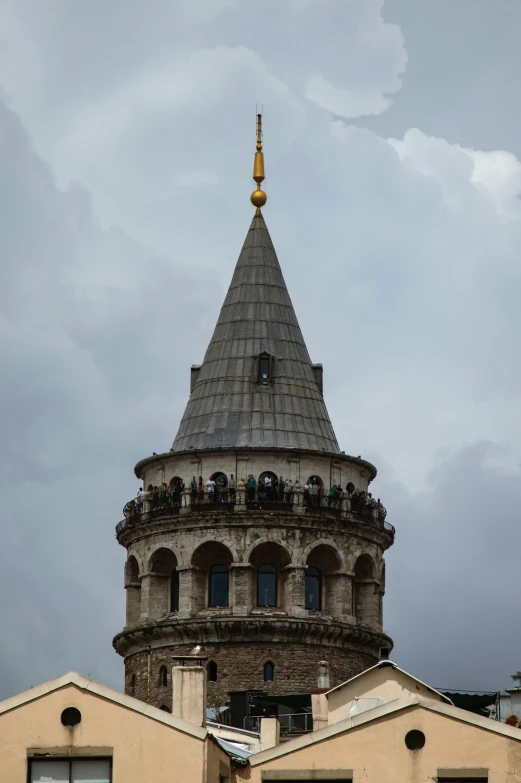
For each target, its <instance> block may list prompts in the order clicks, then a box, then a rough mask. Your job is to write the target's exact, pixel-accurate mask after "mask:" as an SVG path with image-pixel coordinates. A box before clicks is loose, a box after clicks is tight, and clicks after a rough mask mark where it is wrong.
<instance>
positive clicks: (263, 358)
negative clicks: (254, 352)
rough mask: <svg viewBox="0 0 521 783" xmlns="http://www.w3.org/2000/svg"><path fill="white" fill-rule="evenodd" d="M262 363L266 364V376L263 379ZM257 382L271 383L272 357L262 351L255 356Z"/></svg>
mask: <svg viewBox="0 0 521 783" xmlns="http://www.w3.org/2000/svg"><path fill="white" fill-rule="evenodd" d="M263 362H267V370H268V373H267V376H266V378H264V377H263V372H262V367H263ZM257 381H258V382H259V383H265V384H266V383H272V381H273V356H272V355H271V354H270V353H267V352H266V351H263V352H262V353H260V354H259V355H258V356H257Z"/></svg>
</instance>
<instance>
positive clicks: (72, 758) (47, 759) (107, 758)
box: [27, 756, 113, 783]
mask: <svg viewBox="0 0 521 783" xmlns="http://www.w3.org/2000/svg"><path fill="white" fill-rule="evenodd" d="M36 761H37V762H40V763H45V762H49V763H50V764H51V763H52V762H56V761H68V762H69V783H72V765H73V763H74V762H75V761H105V762H107V761H108V764H109V783H113V757H112V756H27V762H28V763H27V783H32V779H33V776H32V767H33V762H36Z"/></svg>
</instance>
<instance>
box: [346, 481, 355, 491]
mask: <svg viewBox="0 0 521 783" xmlns="http://www.w3.org/2000/svg"><path fill="white" fill-rule="evenodd" d="M354 489H355V485H354V484H353V482H352V481H350V482H349V483H348V485H347V486H346V490H347V491H348V492H349V493H351V492H354Z"/></svg>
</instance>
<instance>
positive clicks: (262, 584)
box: [257, 563, 277, 606]
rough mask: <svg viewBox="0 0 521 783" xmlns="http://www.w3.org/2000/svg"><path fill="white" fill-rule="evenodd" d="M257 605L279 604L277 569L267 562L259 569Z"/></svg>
mask: <svg viewBox="0 0 521 783" xmlns="http://www.w3.org/2000/svg"><path fill="white" fill-rule="evenodd" d="M257 606H277V569H276V568H275V566H274V565H270V564H268V563H266V564H265V565H261V566H260V567H259V570H258V571H257Z"/></svg>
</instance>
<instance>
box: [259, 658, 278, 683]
mask: <svg viewBox="0 0 521 783" xmlns="http://www.w3.org/2000/svg"><path fill="white" fill-rule="evenodd" d="M268 666H271V679H267V678H266V669H267V667H268ZM262 677H263V680H264V682H275V664H274V663H273V661H266V662H265V663H264V666H263V667H262Z"/></svg>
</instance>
